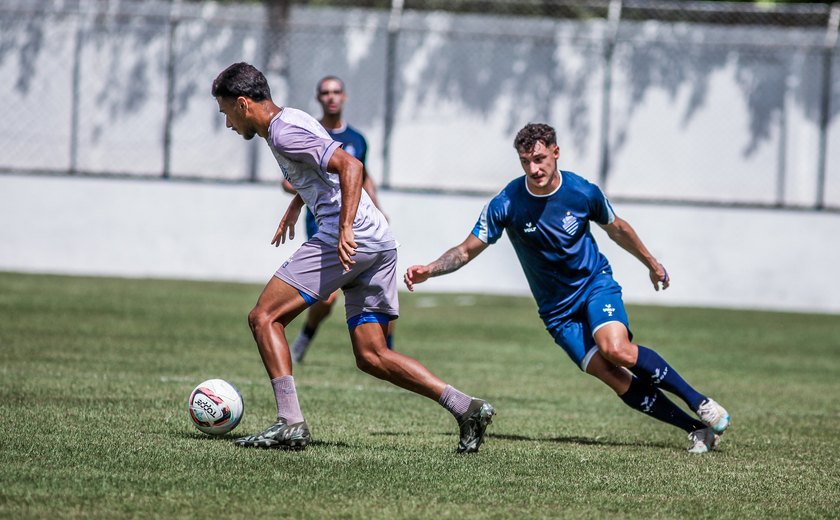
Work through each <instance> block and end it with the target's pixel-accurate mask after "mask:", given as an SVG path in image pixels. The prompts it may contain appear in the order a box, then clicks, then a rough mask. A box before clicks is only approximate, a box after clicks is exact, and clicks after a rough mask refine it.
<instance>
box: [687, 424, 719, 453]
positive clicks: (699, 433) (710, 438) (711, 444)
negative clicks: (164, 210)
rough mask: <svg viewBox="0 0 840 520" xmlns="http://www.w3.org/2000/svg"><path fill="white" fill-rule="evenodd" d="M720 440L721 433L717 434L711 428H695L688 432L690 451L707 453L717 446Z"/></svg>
mask: <svg viewBox="0 0 840 520" xmlns="http://www.w3.org/2000/svg"><path fill="white" fill-rule="evenodd" d="M719 442H720V435H718V434H716V433H715V432H714V430H712V429H711V428H702V429H700V430H694V431H693V432H691V433H689V434H688V452H689V453H707V452H709V451H712V450H713V449H715V448H717V445H718V443H719Z"/></svg>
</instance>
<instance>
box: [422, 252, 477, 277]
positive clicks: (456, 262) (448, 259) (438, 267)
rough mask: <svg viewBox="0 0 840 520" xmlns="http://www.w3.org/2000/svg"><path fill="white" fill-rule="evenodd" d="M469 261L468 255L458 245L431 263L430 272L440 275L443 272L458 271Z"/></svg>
mask: <svg viewBox="0 0 840 520" xmlns="http://www.w3.org/2000/svg"><path fill="white" fill-rule="evenodd" d="M467 261H468V258H467V256H466V255H464V254H462V253H461V251H459V250H458V248H457V247H453V248H452V249H450V250H449V251H447V252H445V253H443V255H442V256H441V257H440V258H438V259H437V260H435V261H434V262H432V263H431V264H430V265H429V268H430V270H431V272H430V273H429V274H430V275H431V276H440V275H442V274H448V273H451V272H453V271H457V270H458V269H460V268H461V267H462V266H463V265H464V264H466V263H467Z"/></svg>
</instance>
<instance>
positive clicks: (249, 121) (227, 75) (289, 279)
mask: <svg viewBox="0 0 840 520" xmlns="http://www.w3.org/2000/svg"><path fill="white" fill-rule="evenodd" d="M212 95H213V97H215V98H216V101H217V103H218V105H219V111H220V112H221V113H223V114H224V115H225V124H226V126H227V127H228V128H230V129H232V130H234V131H235V132H236V133H238V134H239V135H241V136H242V137H243V138H245V139H246V140H247V139H253V138H254V136H257V135H259V136H260V137H262V138H263V139H265V140H266V142H267V143H268V146H269V148H270V149H271V151H272V152H273V153H274V156H275V158H276V159H277V163H278V165H279V166H280V168H281V170H283V177H284V178H285V179H286V180H288V181H289V182H290V183H291V184H292V186H293V187H294V189H295V190H296V191H297V194H296V195H295V196H294V197H293V198H292V201H291V203H290V204H289V207H288V208H287V209H286V213H285V214H284V216H283V218H282V219H281V220H280V224H279V225H278V227H277V231H276V232H275V234H274V238H273V239H272V240H271V243H272V244H274V245H275V246H279V245H280V244H281V243H285V241H286V236H287V234H288V236H289V239H290V240H291V239H293V238H294V225H295V222H296V221H297V219H298V217H299V216H300V211H301V208H302V207H303V205H304V203H306V204H307V205H308V206H309V207H310V208H311V209H312V211H313V213H314V214H315V218H316V220H317V221H318V225H319V231H318V233H317V234H316V235H315V236H314V237H312V238H311V239H310V240H308V241H307V242H305V243H304V244H303V245H302V246H301V247H300V248H299V249H298V250H297V251H295V252H294V253H293V254H292V256H291V257H289V259H288V260H287V261H286V262H284V263H283V265H281V266H280V268H279V269H277V272H276V273H275V275H274V276H273V277H272V278H271V279H270V280H269V282H268V284H266V286H265V288H264V289H263V291H262V293H261V294H260V297H259V299H258V300H257V303H256V305H255V306H254V308H253V309H252V310H251V312H250V313H249V314H248V324H249V325H250V327H251V332H252V334H253V336H254V340H255V341H256V343H257V347H258V349H259V352H260V356H261V358H262V361H263V365H264V366H265V369H266V372H268V376H269V378H270V379H271V384H272V387H273V389H274V396H275V399H276V401H277V419H276V421H275V422H274V424H272V425H271V426H269V427H268V428H267V429H266V430H265V431H263V432H261V433H257V434H254V435H249V436H247V437H241V438H239V439H236V441H235V442H236V444H237V445H239V446H243V447H256V448H286V449H303V448H305V447H306V445H307V444H309V441H310V438H311V435H310V431H309V426H308V425H307V423H306V421H305V420H304V417H303V413H302V412H301V410H300V404H299V402H298V398H297V390H296V387H295V382H294V378H293V376H292V361H291V356H290V354H289V345H288V343H287V341H286V335H285V330H286V327H287V326H288V325H289V323H290V322H291V321H292V320H293V319H294V318H295V317H296V316H297V315H298V314H300V313H301V312H303V310H305V309H306V308H307V307H308V306H309V305H311V304H313V303H314V302H315V301H317V300H319V299H324V298H326V297H328V296H329V295H330V294H332V293H333V292H334V291H335V290H337V289H339V288H341V289H342V291H343V292H344V298H345V309H346V313H347V326H348V328H349V332H350V340H351V343H352V345H353V353H354V355H355V357H356V365H357V366H358V367H359V368H360V369H361V370H363V371H365V372H367V373H369V374H371V375H373V376H375V377H378V378H380V379H384V380H386V381H389V382H391V383H393V384H394V385H397V386H399V387H401V388H405V389H407V390H411V391H412V392H415V393H417V394H420V395H423V396H426V397H428V398H430V399H434V400H436V401H438V402H439V403H440V404H441V405H442V406H443V407H444V408H446V409H447V410H448V411H449V412H450V413H452V415H453V416H454V417H455V418H456V420H457V421H458V424H459V428H460V439H459V444H458V448H457V451H458V452H459V453H470V452H476V451H478V448H479V446H480V445H481V443H482V441H483V439H484V432H485V430H486V428H487V426H488V425H489V424H490V422H491V419H492V417H493V415H494V414H495V410H494V409H493V407H492V406H491V405H490V404H489V403H487V402H486V401H484V400H481V399H476V398H473V397H470V396H468V395H467V394H464V393H463V392H461V391H459V390H457V389H455V388H454V387H452V386H451V385H448V384H446V383H444V382H443V381H442V380H440V379H439V378H438V377H436V376H435V375H434V374H432V373H431V372H430V371H429V370H428V369H427V368H426V367H424V366H423V365H422V364H420V363H419V362H418V361H416V360H414V359H412V358H410V357H408V356H405V355H402V354H399V353H397V352H394V351H391V350H388V348H387V347H386V345H385V331H386V329H387V326H388V323H389V322H390V321H391V320H394V319H396V318H397V316H398V314H399V304H398V301H397V289H396V286H397V284H396V264H397V262H396V260H397V254H396V249H395V248H396V245H397V244H396V241H395V240H394V237H393V236H392V235H391V232H390V230H389V228H388V223H387V221H386V220H385V217H384V216H383V215H382V213H381V212H380V211H379V210H378V209H376V207H375V206H374V205H373V203H372V202H371V200H370V197H368V196H367V195H365V194H364V193H363V191H362V171H363V167H362V163H361V162H359V161H358V160H357V159H356V158H354V157H353V156H351V155H350V154H348V153H347V152H345V151H344V150H343V149H342V148H341V147H340V146H339V144H338V143H337V142H336V141H333V140H332V139H331V138H330V137H329V135H328V134H327V132H326V131H325V130H324V129H323V127H322V126H321V125H320V124H319V123H318V121H316V120H315V119H314V118H313V117H312V116H310V115H308V114H306V113H305V112H302V111H300V110H296V109H294V108H289V107H279V106H277V105H276V104H274V102H273V101H272V99H271V92H270V89H269V87H268V82H267V81H266V79H265V76H264V75H263V74H262V73H261V72H260V71H259V70H257V69H256V68H254V67H253V66H252V65H249V64H247V63H235V64H233V65H231V66H230V67H228V68H227V69H225V70H224V71H222V72H221V73H220V74H219V75H218V76H217V77H216V79H215V80H214V81H213V87H212Z"/></svg>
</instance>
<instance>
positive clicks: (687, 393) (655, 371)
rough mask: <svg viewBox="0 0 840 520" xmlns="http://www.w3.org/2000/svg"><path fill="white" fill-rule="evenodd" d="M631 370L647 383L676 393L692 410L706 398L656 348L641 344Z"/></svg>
mask: <svg viewBox="0 0 840 520" xmlns="http://www.w3.org/2000/svg"><path fill="white" fill-rule="evenodd" d="M630 371H631V372H633V373H634V374H636V375H637V376H638V377H639V378H640V379H642V380H643V381H645V382H646V383H650V384H652V385H654V386H658V387H659V388H661V389H663V390H667V391H669V392H671V393H672V394H674V395H676V396H677V397H679V398H680V399H682V400H683V401H685V404H687V405H688V407H689V408H690V409H691V410H697V409H698V408H699V407H700V405H701V404H702V403H703V401H705V400H706V396H705V395H703V394H701V393H700V392H698V391H697V390H695V389H694V388H692V386H691V385H690V384H688V383H686V382H685V379H683V378H682V377H680V375H679V374H678V373H677V371H676V370H674V367H672V366H671V365H669V364H668V362H667V361H665V360H664V359H662V356H660V355H659V354H657V353H656V351H655V350H651V349H649V348H647V347H643V346H641V345H639V357H638V359H637V360H636V365H635V366H634V367H632V368H630Z"/></svg>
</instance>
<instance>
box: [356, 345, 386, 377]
mask: <svg viewBox="0 0 840 520" xmlns="http://www.w3.org/2000/svg"><path fill="white" fill-rule="evenodd" d="M356 366H357V367H358V368H359V370H361V371H362V372H365V373H367V374H377V373H379V372H381V370H382V358H381V357H380V356H379V354H378V353H377V352H376V351H374V350H365V351H362V352H359V351H357V352H356Z"/></svg>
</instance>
